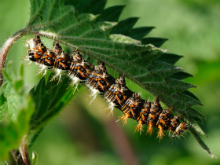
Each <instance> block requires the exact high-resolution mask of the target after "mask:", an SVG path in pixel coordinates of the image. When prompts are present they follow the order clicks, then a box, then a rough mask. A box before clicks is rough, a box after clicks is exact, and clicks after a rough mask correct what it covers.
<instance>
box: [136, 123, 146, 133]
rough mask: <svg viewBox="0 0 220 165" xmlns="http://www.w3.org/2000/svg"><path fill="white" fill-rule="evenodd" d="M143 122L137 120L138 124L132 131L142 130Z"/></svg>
mask: <svg viewBox="0 0 220 165" xmlns="http://www.w3.org/2000/svg"><path fill="white" fill-rule="evenodd" d="M143 131H144V130H143V123H142V121H139V122H138V125H137V126H136V127H135V131H134V132H140V134H141V133H142V132H143Z"/></svg>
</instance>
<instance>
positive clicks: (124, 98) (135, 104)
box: [27, 34, 189, 139]
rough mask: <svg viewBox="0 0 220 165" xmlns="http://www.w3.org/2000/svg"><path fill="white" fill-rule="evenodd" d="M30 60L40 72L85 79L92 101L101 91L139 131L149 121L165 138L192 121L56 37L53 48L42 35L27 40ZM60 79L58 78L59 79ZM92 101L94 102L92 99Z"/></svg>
mask: <svg viewBox="0 0 220 165" xmlns="http://www.w3.org/2000/svg"><path fill="white" fill-rule="evenodd" d="M27 46H28V56H27V57H28V60H30V61H31V62H34V63H35V64H37V65H38V66H39V67H40V71H39V74H41V73H43V75H45V74H46V72H47V70H53V71H54V72H55V75H54V77H53V78H52V80H54V79H55V78H57V77H58V78H59V81H60V79H61V74H63V73H65V74H67V75H68V76H69V78H70V79H71V80H72V84H71V85H72V86H73V85H75V89H77V86H78V85H79V84H80V83H82V84H84V85H85V86H86V87H88V88H89V89H90V90H91V96H92V97H93V99H92V101H93V100H94V99H95V98H96V96H97V95H98V94H102V95H103V97H104V99H105V100H106V101H107V103H108V104H109V107H108V109H110V113H112V112H113V109H114V108H115V107H116V108H118V109H119V110H120V111H121V112H122V113H123V116H122V117H120V118H119V120H121V121H122V122H124V124H126V123H127V120H128V119H129V118H131V119H134V120H136V121H137V123H138V124H137V126H136V128H135V131H136V132H140V133H141V132H142V131H143V125H147V126H148V129H147V133H149V134H150V135H151V134H152V132H153V128H154V127H156V128H158V132H157V138H159V139H162V138H163V136H165V135H164V132H165V131H167V130H168V131H170V132H171V133H172V138H174V137H176V136H180V135H181V134H182V133H183V132H185V131H186V130H187V128H188V127H189V125H188V124H187V123H184V122H180V118H181V117H182V115H179V116H173V115H172V113H171V111H172V108H168V109H163V108H162V107H161V105H160V101H159V97H157V98H156V99H155V100H154V101H153V102H150V101H147V100H144V99H142V98H141V96H140V95H139V94H138V93H135V92H133V91H131V90H130V89H129V88H128V87H127V86H126V81H125V77H124V76H122V75H119V77H118V78H117V79H115V78H114V77H112V76H111V75H110V74H108V72H107V69H106V67H105V64H104V63H102V62H101V63H98V65H92V64H90V63H89V62H87V61H85V59H84V58H83V56H82V54H81V53H80V51H79V50H76V51H74V52H73V55H70V54H67V53H65V52H64V51H63V49H62V47H61V46H60V44H59V42H58V41H54V43H53V50H50V49H48V48H46V47H45V46H44V44H43V43H42V42H41V39H40V35H39V34H35V37H34V38H32V39H30V40H28V41H27ZM59 81H58V82H59ZM92 101H91V102H92Z"/></svg>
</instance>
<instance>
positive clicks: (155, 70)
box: [0, 0, 215, 165]
mask: <svg viewBox="0 0 220 165" xmlns="http://www.w3.org/2000/svg"><path fill="white" fill-rule="evenodd" d="M30 3H31V12H30V20H29V23H28V25H27V26H26V27H25V28H24V29H21V30H19V31H18V32H16V33H15V34H13V35H12V36H11V37H10V38H9V39H8V40H7V41H6V42H5V44H4V45H3V47H2V50H1V56H0V57H1V58H0V60H1V61H0V67H1V73H0V77H1V89H0V94H1V99H0V100H1V101H0V104H1V105H0V120H1V124H0V130H1V131H0V160H6V159H7V163H8V164H19V165H20V164H26V165H27V164H35V163H36V159H35V158H36V155H34V154H32V158H29V155H30V154H29V153H28V147H29V146H30V144H33V143H34V141H35V139H36V138H37V135H38V134H39V133H40V132H41V130H42V129H43V127H45V125H46V124H47V123H48V122H49V121H50V119H51V118H53V117H54V116H56V115H57V114H58V113H59V112H60V111H61V110H62V109H63V108H64V107H65V105H67V103H68V102H69V101H70V100H71V99H72V97H73V92H74V90H75V89H74V87H70V88H68V87H69V84H71V81H72V80H71V78H69V77H68V76H66V75H62V81H60V82H59V83H58V81H59V79H55V80H54V81H50V79H51V78H52V76H54V74H53V71H54V69H52V71H51V74H47V75H46V76H44V77H43V78H41V80H40V81H39V83H38V84H37V85H36V86H35V87H33V88H32V89H31V90H30V91H27V89H26V88H25V86H24V79H23V77H24V75H23V70H24V66H23V65H21V68H20V72H19V75H18V76H15V75H13V74H11V71H10V68H11V67H10V64H8V65H7V69H5V60H6V56H7V53H8V51H9V50H10V48H11V46H12V45H13V43H14V42H15V41H16V40H18V39H19V38H21V37H22V36H25V35H32V36H34V35H35V34H38V35H39V36H43V37H46V38H49V39H53V40H57V41H59V42H60V43H62V44H63V45H66V46H67V47H68V48H70V49H73V50H78V51H79V52H80V54H82V55H84V58H87V59H88V58H91V59H95V60H96V61H98V62H102V63H104V64H105V65H106V66H107V67H108V68H111V69H112V70H114V71H116V72H117V73H119V74H120V75H123V76H125V77H127V78H128V79H130V80H132V81H133V82H135V83H136V84H138V85H139V86H141V87H142V88H143V89H146V90H147V91H148V92H149V93H151V94H152V95H154V96H155V98H156V97H159V100H160V101H161V102H163V103H164V104H165V105H167V107H171V108H172V113H173V114H175V115H176V116H179V117H181V121H182V123H185V124H186V125H187V131H188V132H190V133H191V134H192V135H193V136H194V137H195V138H196V140H197V141H198V143H199V144H200V145H201V146H202V148H203V149H204V150H205V151H206V152H207V153H208V154H209V155H210V156H211V157H215V156H214V155H213V154H212V152H211V151H210V149H209V148H208V147H207V146H206V145H205V143H204V142H203V141H202V140H201V138H200V136H199V134H201V135H203V136H206V135H205V133H204V132H203V131H202V129H201V128H200V127H199V125H198V124H197V122H201V120H202V119H203V118H204V116H203V115H201V114H200V113H199V112H198V111H196V110H195V109H194V108H192V106H194V105H202V104H201V102H200V100H199V99H198V98H197V97H196V96H195V95H193V94H192V93H191V92H189V91H188V89H189V88H192V87H195V86H194V85H192V84H189V83H186V82H184V81H182V80H183V79H185V78H187V77H192V75H191V74H189V73H186V72H184V71H183V69H182V68H179V67H177V66H175V65H174V64H175V63H176V62H177V61H178V60H179V59H180V58H181V57H182V56H179V55H176V54H171V53H167V51H166V50H163V49H160V48H158V47H160V46H161V45H162V44H163V43H164V42H165V41H166V39H163V38H152V37H147V38H144V37H145V36H146V34H148V33H149V32H150V31H151V30H152V29H153V27H140V28H133V26H134V24H135V23H136V22H137V20H138V19H137V18H127V19H125V20H122V21H120V22H118V18H119V16H120V14H121V12H122V10H123V8H124V6H113V7H109V8H105V4H106V0H99V1H97V0H74V1H71V0H66V1H65V2H64V1H62V0H30ZM34 44H35V43H34V40H32V43H31V42H30V41H29V42H28V46H29V48H30V47H32V48H31V50H32V51H33V50H34V47H35V46H36V45H34ZM52 53H53V52H52ZM29 55H30V52H29ZM53 67H55V66H52V68H53ZM93 70H96V69H93ZM9 73H10V74H9ZM89 74H91V73H89ZM111 76H113V75H111ZM58 77H59V76H58ZM112 78H113V77H112ZM114 78H115V79H117V78H118V77H114ZM114 78H113V79H114ZM113 84H114V83H113ZM110 85H112V84H110ZM110 85H109V86H110ZM109 86H108V87H107V89H108V88H109ZM67 88H68V89H67ZM107 89H105V90H107ZM76 94H77V92H76ZM116 100H117V99H116ZM138 103H139V102H137V104H138ZM131 104H132V105H134V107H135V104H133V103H131ZM135 108H136V107H135ZM121 109H123V108H121ZM124 109H126V108H124ZM133 113H134V112H133ZM133 113H129V114H133ZM160 114H161V112H160V113H159V115H160ZM106 117H107V116H106ZM127 117H128V118H134V119H135V117H134V116H133V117H129V116H127ZM157 120H158V116H157ZM155 127H156V126H155ZM158 128H159V127H158ZM139 129H140V130H141V128H139ZM179 129H180V128H179ZM162 134H163V130H162Z"/></svg>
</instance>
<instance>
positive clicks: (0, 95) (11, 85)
mask: <svg viewBox="0 0 220 165" xmlns="http://www.w3.org/2000/svg"><path fill="white" fill-rule="evenodd" d="M9 73H10V75H9ZM4 77H5V81H4V84H3V85H2V87H1V89H0V130H1V131H0V160H5V159H6V158H7V156H8V153H9V151H10V150H11V149H16V148H19V146H20V143H21V140H22V138H23V137H24V135H25V134H28V131H29V127H30V119H31V115H32V113H33V111H34V104H33V101H32V98H31V96H30V95H29V94H28V93H27V90H26V88H25V86H24V82H23V66H21V71H20V75H19V76H18V77H16V76H14V75H12V70H11V68H10V67H7V72H5V71H4Z"/></svg>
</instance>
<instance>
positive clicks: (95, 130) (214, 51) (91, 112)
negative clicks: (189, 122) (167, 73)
mask: <svg viewBox="0 0 220 165" xmlns="http://www.w3.org/2000/svg"><path fill="white" fill-rule="evenodd" d="M113 5H126V7H125V9H124V11H123V13H122V15H121V17H120V20H123V19H125V18H127V17H140V19H139V21H138V22H137V24H136V25H135V27H140V26H155V27H156V29H154V30H153V31H152V32H151V33H150V34H149V35H148V36H149V37H162V38H168V39H169V41H167V42H166V43H165V44H164V45H163V46H162V48H164V49H168V50H169V52H171V53H175V54H179V55H184V58H182V59H181V60H180V61H179V62H178V63H177V64H176V65H177V66H180V67H182V68H184V69H185V71H186V72H189V73H191V74H193V75H194V77H193V78H188V79H186V80H185V81H187V82H189V83H192V84H194V85H197V86H198V88H195V89H192V90H191V91H192V92H193V93H194V94H195V95H196V96H198V98H199V99H200V100H201V101H202V103H203V104H204V106H203V107H199V106H197V107H195V108H196V109H197V110H198V111H199V112H201V113H202V114H203V115H205V116H206V120H205V121H204V122H203V123H201V124H200V125H201V127H202V128H203V130H204V131H205V132H206V133H207V135H208V136H209V138H203V140H204V141H205V142H206V144H207V145H208V146H209V147H210V148H211V150H212V151H213V153H214V154H215V155H216V156H217V157H220V127H219V126H220V110H219V107H220V104H219V98H220V20H219V18H220V10H219V9H220V1H219V0H209V1H207V0H166V1H162V0H109V1H108V2H107V6H106V7H109V6H113ZM29 13H30V4H29V1H28V0H19V1H16V0H7V1H5V0H0V24H1V25H0V36H1V37H0V45H2V44H3V43H4V42H5V40H6V39H7V38H9V37H10V35H11V34H13V33H14V32H16V31H18V30H20V29H21V28H24V27H25V26H26V24H27V22H28V19H29ZM30 37H33V36H27V37H24V38H21V39H20V40H19V41H18V42H16V43H15V44H14V45H13V47H12V49H11V50H10V51H9V54H8V59H7V60H8V61H9V60H12V61H13V66H14V70H15V71H16V70H17V69H18V67H19V64H20V62H22V59H23V57H24V56H25V55H26V54H27V48H25V47H24V44H25V40H27V38H30ZM44 40H45V45H46V46H47V47H50V48H51V47H52V41H48V40H46V39H44ZM36 69H37V67H36V66H35V65H34V64H32V65H31V66H29V67H28V66H27V67H26V82H27V88H31V87H33V86H34V85H35V84H36V83H37V81H38V79H39V77H37V76H35V73H36ZM128 84H129V83H128ZM129 87H130V88H132V89H133V90H135V91H136V92H140V93H141V94H142V97H143V98H145V99H148V98H149V99H150V100H153V99H154V97H153V96H152V95H149V94H148V93H147V92H146V91H142V90H141V88H139V87H137V86H136V85H130V86H129ZM88 96H89V91H88V90H87V89H85V88H83V87H82V88H80V92H78V93H77V95H76V97H75V98H74V100H72V102H71V103H70V104H69V105H68V106H67V107H66V109H65V110H63V111H62V112H61V113H60V115H59V116H58V117H57V118H56V119H53V121H51V122H50V123H49V124H48V125H47V126H46V127H45V129H44V130H43V131H42V133H41V134H40V136H39V137H38V139H37V140H36V141H35V143H34V144H33V146H32V148H31V149H32V150H33V151H36V152H37V154H38V156H39V160H38V164H39V165H61V164H62V165H70V164H81V165H84V164H85V165H91V164H96V165H99V164H100V165H101V164H107V165H108V164H109V165H119V164H149V165H159V164H160V165H168V164H169V165H185V164H188V165H194V164H200V165H215V164H216V165H217V164H220V160H219V159H211V158H210V157H209V156H208V155H207V154H206V153H205V152H204V151H203V149H202V148H201V147H200V146H199V144H198V143H197V141H196V140H195V139H194V137H193V136H191V135H190V133H187V134H185V136H184V137H181V138H180V139H174V140H173V139H171V138H170V137H169V136H166V137H165V138H164V139H163V140H162V141H161V142H159V140H158V139H156V133H155V134H153V135H152V136H151V137H149V135H147V136H146V135H145V134H144V133H143V134H142V135H140V134H139V133H134V127H135V125H136V122H135V121H133V120H130V121H129V122H128V124H127V125H126V126H124V127H123V126H122V124H121V123H116V122H115V121H116V120H117V117H118V116H120V115H121V113H120V112H119V111H117V110H115V111H114V112H115V113H114V116H109V117H107V113H105V109H106V107H107V104H106V103H105V102H104V101H103V99H102V98H101V97H99V98H97V99H96V100H95V102H93V103H92V104H91V105H89V101H90V98H89V97H88ZM155 132H156V131H155Z"/></svg>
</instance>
